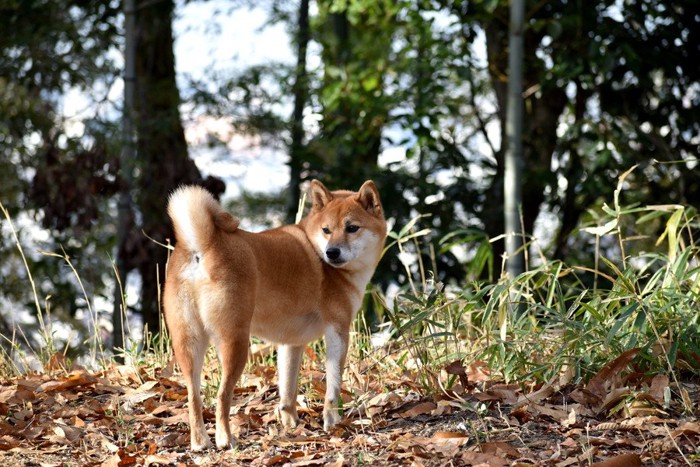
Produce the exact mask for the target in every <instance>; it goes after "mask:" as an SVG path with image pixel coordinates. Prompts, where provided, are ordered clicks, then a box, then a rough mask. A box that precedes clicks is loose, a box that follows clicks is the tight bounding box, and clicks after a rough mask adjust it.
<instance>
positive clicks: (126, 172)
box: [112, 0, 136, 358]
mask: <svg viewBox="0 0 700 467" xmlns="http://www.w3.org/2000/svg"><path fill="white" fill-rule="evenodd" d="M135 7H136V5H135V0H125V1H124V108H123V110H122V112H123V115H122V135H123V141H122V145H123V146H122V152H121V156H120V161H119V162H120V164H119V166H120V167H119V168H120V182H121V183H120V186H119V200H118V201H117V203H118V217H117V252H116V268H117V274H118V277H117V279H118V280H117V283H116V284H115V286H114V310H113V312H112V350H118V349H123V348H124V338H125V335H124V322H125V320H126V301H125V297H126V280H127V277H128V276H127V274H128V272H129V258H128V257H127V241H128V238H129V234H130V232H131V231H132V230H133V227H134V207H133V204H132V199H131V187H132V186H133V176H134V171H133V166H134V156H135V154H136V151H135V148H134V134H135V133H134V110H135V109H134V98H135V84H136V69H135V67H136V47H135V45H136V44H135V42H136V25H135V18H134V15H135V13H136V12H135ZM118 358H120V357H118Z"/></svg>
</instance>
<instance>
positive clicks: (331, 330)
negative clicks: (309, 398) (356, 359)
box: [323, 326, 350, 431]
mask: <svg viewBox="0 0 700 467" xmlns="http://www.w3.org/2000/svg"><path fill="white" fill-rule="evenodd" d="M325 336H326V400H325V402H324V405H323V429H324V430H326V431H329V430H330V429H331V428H333V427H334V426H335V425H336V424H337V423H338V422H339V421H340V413H339V409H338V405H339V402H340V401H339V398H340V388H341V383H342V376H343V368H344V367H345V356H346V354H347V352H348V340H349V337H350V336H349V332H348V330H347V329H344V330H343V331H342V332H339V331H338V329H337V328H336V327H334V326H328V327H327V328H326V332H325Z"/></svg>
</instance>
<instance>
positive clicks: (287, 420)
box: [277, 345, 304, 428]
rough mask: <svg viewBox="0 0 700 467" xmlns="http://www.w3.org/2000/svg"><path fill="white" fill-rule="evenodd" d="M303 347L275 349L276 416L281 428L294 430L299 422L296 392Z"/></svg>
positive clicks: (279, 347) (284, 346)
mask: <svg viewBox="0 0 700 467" xmlns="http://www.w3.org/2000/svg"><path fill="white" fill-rule="evenodd" d="M303 351H304V347H302V346H297V345H280V346H278V347H277V379H278V386H279V394H280V404H279V407H278V409H277V410H278V412H277V414H278V416H279V419H280V422H282V426H284V427H285V428H294V427H295V426H297V423H298V422H299V416H298V415H297V390H298V387H297V385H298V380H299V366H300V364H301V358H302V354H303Z"/></svg>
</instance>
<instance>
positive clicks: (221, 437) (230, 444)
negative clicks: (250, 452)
mask: <svg viewBox="0 0 700 467" xmlns="http://www.w3.org/2000/svg"><path fill="white" fill-rule="evenodd" d="M237 444H238V440H237V439H236V437H235V436H232V435H230V434H228V433H226V432H225V431H224V430H216V447H217V448H219V449H233V448H235V447H236V445H237Z"/></svg>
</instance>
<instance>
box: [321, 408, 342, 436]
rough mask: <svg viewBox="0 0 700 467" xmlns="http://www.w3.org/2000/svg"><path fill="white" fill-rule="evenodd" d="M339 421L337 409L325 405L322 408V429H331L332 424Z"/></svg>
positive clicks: (334, 424)
mask: <svg viewBox="0 0 700 467" xmlns="http://www.w3.org/2000/svg"><path fill="white" fill-rule="evenodd" d="M338 422H340V414H339V413H338V409H337V408H335V407H333V408H329V407H325V408H324V409H323V429H324V431H327V432H328V431H331V430H332V429H333V427H334V426H336V425H337V424H338Z"/></svg>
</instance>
